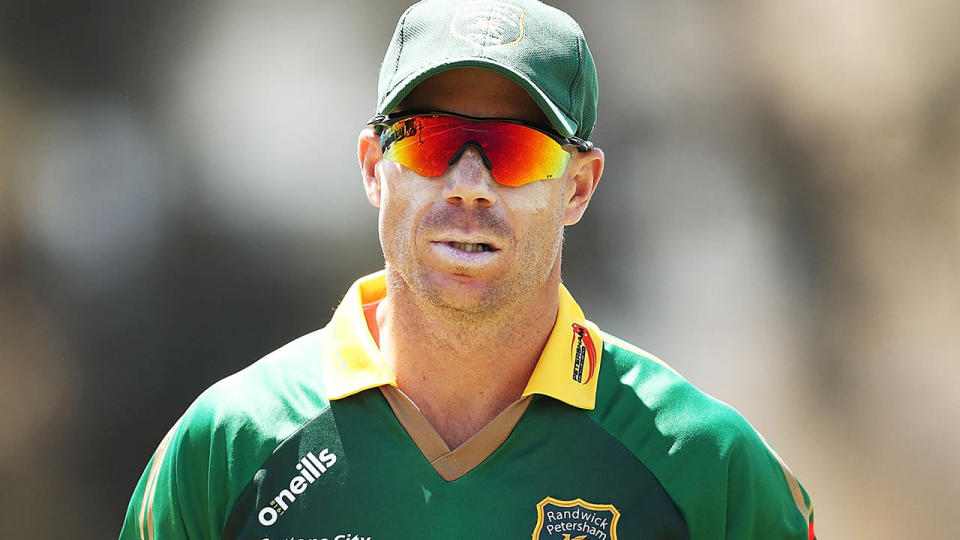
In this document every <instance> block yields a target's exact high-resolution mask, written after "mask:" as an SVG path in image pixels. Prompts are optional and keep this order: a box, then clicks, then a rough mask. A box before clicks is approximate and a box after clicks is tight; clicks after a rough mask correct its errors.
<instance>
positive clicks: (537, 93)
mask: <svg viewBox="0 0 960 540" xmlns="http://www.w3.org/2000/svg"><path fill="white" fill-rule="evenodd" d="M465 67H478V68H482V69H489V70H490V71H495V72H497V73H500V74H501V75H505V76H506V77H509V78H510V79H511V80H513V82H515V83H517V84H518V85H519V86H520V87H521V88H523V89H524V90H525V91H526V92H527V94H529V95H530V97H531V98H533V101H534V102H535V103H536V104H537V106H539V107H540V109H541V110H542V111H543V114H545V115H546V117H547V120H549V121H550V124H551V125H552V126H553V127H554V129H556V130H557V131H558V132H559V133H560V134H561V135H563V136H564V137H572V136H574V135H575V134H576V133H577V123H576V122H574V121H573V120H572V119H571V118H570V117H569V116H567V115H566V114H565V113H564V112H563V111H562V110H560V108H559V107H557V105H556V104H555V103H554V102H553V101H551V100H550V98H548V97H547V95H546V94H544V93H543V92H542V91H541V90H540V89H539V88H538V87H537V85H535V84H533V82H532V81H530V79H528V78H527V76H526V75H524V74H522V73H519V72H517V71H514V70H513V69H512V68H510V67H508V66H505V65H503V64H500V63H498V62H495V61H493V60H490V59H487V58H475V57H471V58H463V59H454V60H445V61H444V62H441V63H439V64H435V65H433V66H427V67H425V68H424V69H423V70H421V71H418V72H416V73H413V74H411V75H410V76H409V77H407V78H406V79H405V80H404V81H402V82H400V83H399V84H397V85H396V86H395V87H394V88H393V90H392V91H391V92H390V93H389V94H387V95H386V96H385V97H384V99H383V101H382V102H381V103H380V105H379V106H378V107H377V113H379V114H386V113H389V112H393V109H394V108H395V107H396V106H397V105H399V104H400V102H401V101H403V98H405V97H407V95H408V94H409V93H410V92H411V91H413V89H414V88H416V87H417V85H418V84H420V83H421V82H423V81H424V80H426V79H428V78H430V77H432V76H434V75H436V74H437V73H442V72H444V71H449V70H451V69H457V68H465Z"/></svg>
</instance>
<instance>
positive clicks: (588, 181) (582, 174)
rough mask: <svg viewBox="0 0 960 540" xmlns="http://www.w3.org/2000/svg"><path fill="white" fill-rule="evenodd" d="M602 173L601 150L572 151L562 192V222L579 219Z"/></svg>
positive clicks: (568, 223) (567, 223) (571, 221)
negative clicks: (564, 189) (563, 191)
mask: <svg viewBox="0 0 960 540" xmlns="http://www.w3.org/2000/svg"><path fill="white" fill-rule="evenodd" d="M602 174H603V151H602V150H600V149H599V148H593V149H591V150H590V151H589V152H574V153H573V156H572V157H571V158H570V163H569V164H567V178H566V182H567V184H566V192H565V193H564V205H563V224H564V225H573V224H574V223H576V222H578V221H580V218H581V217H582V216H583V212H584V211H585V210H586V209H587V204H588V203H589V202H590V198H591V197H593V192H594V191H596V189H597V183H598V182H600V175H602Z"/></svg>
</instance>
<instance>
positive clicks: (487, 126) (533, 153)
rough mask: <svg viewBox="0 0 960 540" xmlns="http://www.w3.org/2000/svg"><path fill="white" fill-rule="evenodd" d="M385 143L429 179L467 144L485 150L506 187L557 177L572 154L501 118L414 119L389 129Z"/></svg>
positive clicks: (392, 156) (388, 151) (390, 153)
mask: <svg viewBox="0 0 960 540" xmlns="http://www.w3.org/2000/svg"><path fill="white" fill-rule="evenodd" d="M380 140H381V144H382V145H383V148H384V154H383V155H384V157H386V158H387V159H389V160H391V161H395V162H397V163H399V164H401V165H403V166H404V167H406V168H408V169H410V170H412V171H413V172H415V173H417V174H418V175H420V176H426V177H436V176H440V175H442V174H443V173H445V172H446V171H447V169H448V168H449V167H450V165H451V164H452V163H451V160H454V161H455V159H454V158H458V157H459V154H460V153H461V152H462V150H463V149H464V148H465V146H469V145H475V146H479V147H480V148H481V149H482V150H483V153H484V154H485V155H486V158H487V161H486V164H487V166H488V167H489V168H490V173H491V174H492V175H493V178H494V180H496V181H497V182H498V183H500V184H503V185H506V186H522V185H523V184H528V183H530V182H536V181H537V180H546V179H548V178H557V177H559V176H561V175H562V174H563V172H564V171H565V170H566V168H567V162H569V161H570V154H569V153H568V152H567V151H566V150H564V148H563V147H562V146H560V143H558V142H557V141H556V140H554V139H553V138H551V137H550V136H549V135H547V134H546V133H543V132H541V131H538V130H536V129H533V128H531V127H527V126H523V125H520V124H513V123H510V122H503V121H496V120H492V121H473V120H468V119H465V118H458V117H455V116H442V115H424V116H412V117H410V118H404V119H401V120H399V121H397V122H396V123H394V124H391V125H390V126H388V127H387V128H386V129H385V131H384V132H383V134H382V135H381V139H380Z"/></svg>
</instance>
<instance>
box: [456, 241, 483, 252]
mask: <svg viewBox="0 0 960 540" xmlns="http://www.w3.org/2000/svg"><path fill="white" fill-rule="evenodd" d="M447 245H449V246H450V247H452V248H456V249H459V250H460V251H466V252H467V253H480V252H482V251H490V250H491V248H490V246H488V245H487V244H465V243H463V242H447Z"/></svg>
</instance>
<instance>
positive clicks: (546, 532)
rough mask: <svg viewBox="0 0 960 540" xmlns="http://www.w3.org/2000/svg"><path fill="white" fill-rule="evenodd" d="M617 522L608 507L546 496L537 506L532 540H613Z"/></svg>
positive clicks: (614, 511) (610, 507) (612, 509)
mask: <svg viewBox="0 0 960 540" xmlns="http://www.w3.org/2000/svg"><path fill="white" fill-rule="evenodd" d="M619 520H620V512H619V511H617V509H616V508H614V506H613V505H612V504H593V503H588V502H587V501H585V500H583V499H574V500H572V501H561V500H559V499H554V498H553V497H546V498H545V499H543V500H542V501H540V502H539V503H537V526H536V527H534V529H533V540H617V521H619Z"/></svg>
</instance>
